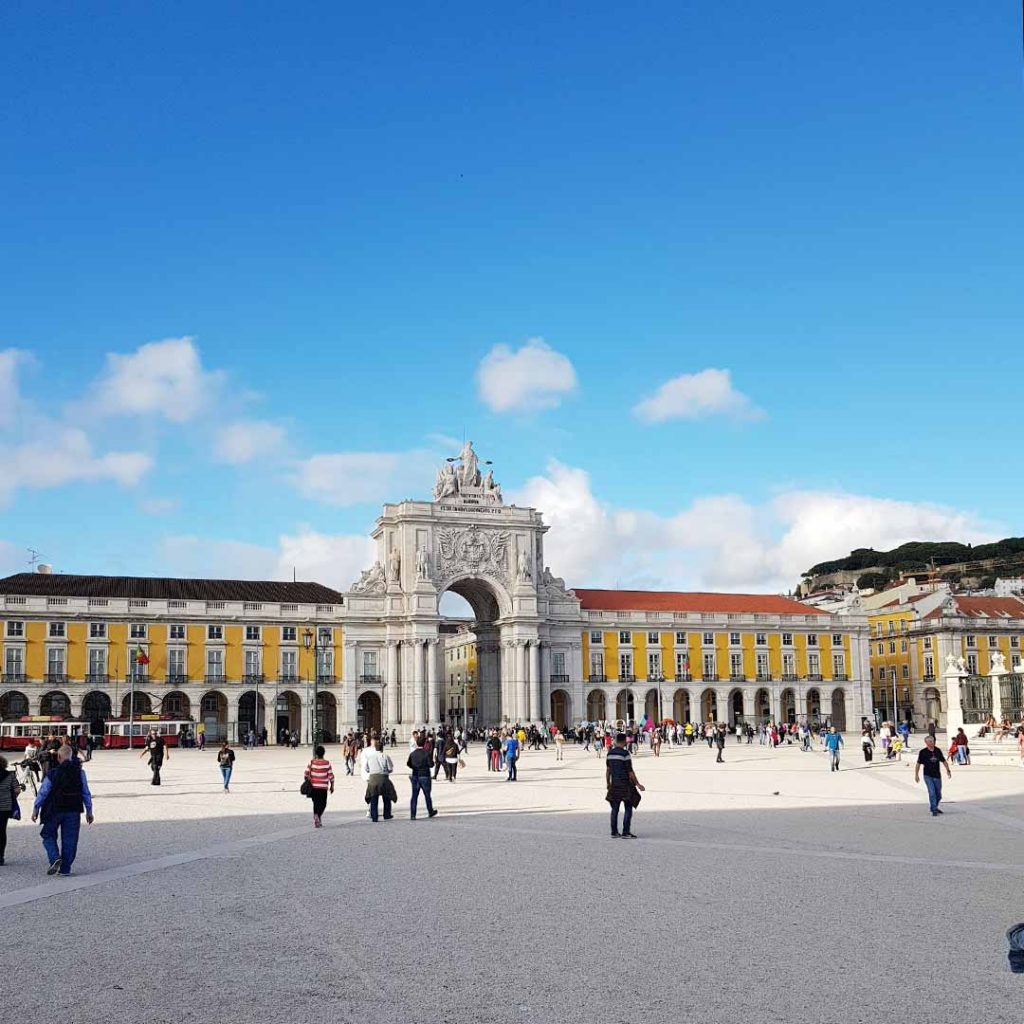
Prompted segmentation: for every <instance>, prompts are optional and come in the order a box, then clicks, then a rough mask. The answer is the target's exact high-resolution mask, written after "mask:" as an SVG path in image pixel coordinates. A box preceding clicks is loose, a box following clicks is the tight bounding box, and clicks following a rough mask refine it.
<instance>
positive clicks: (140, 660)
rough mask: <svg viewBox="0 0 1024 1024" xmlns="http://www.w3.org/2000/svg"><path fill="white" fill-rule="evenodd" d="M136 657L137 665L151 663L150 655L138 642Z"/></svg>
mask: <svg viewBox="0 0 1024 1024" xmlns="http://www.w3.org/2000/svg"><path fill="white" fill-rule="evenodd" d="M134 657H135V664H136V665H148V664H149V655H148V654H147V653H146V652H145V651H144V650H143V649H142V644H136V646H135V655H134Z"/></svg>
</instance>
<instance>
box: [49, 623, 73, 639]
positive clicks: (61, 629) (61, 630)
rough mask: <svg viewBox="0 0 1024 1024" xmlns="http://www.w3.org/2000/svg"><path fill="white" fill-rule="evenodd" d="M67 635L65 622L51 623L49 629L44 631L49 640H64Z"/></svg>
mask: <svg viewBox="0 0 1024 1024" xmlns="http://www.w3.org/2000/svg"><path fill="white" fill-rule="evenodd" d="M67 635H68V630H67V623H65V622H51V623H50V625H49V629H47V631H46V636H47V639H49V640H66V639H67Z"/></svg>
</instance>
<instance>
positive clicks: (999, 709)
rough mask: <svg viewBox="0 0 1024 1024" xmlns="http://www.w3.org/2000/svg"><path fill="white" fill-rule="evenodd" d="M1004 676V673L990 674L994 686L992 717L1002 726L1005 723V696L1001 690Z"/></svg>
mask: <svg viewBox="0 0 1024 1024" xmlns="http://www.w3.org/2000/svg"><path fill="white" fill-rule="evenodd" d="M1003 675H1004V673H1002V672H990V673H989V680H990V681H991V684H992V717H993V718H994V719H995V720H996V721H997V722H999V723H1000V724H1002V721H1003V694H1002V690H1001V689H1000V683H1001V682H1002V680H1003Z"/></svg>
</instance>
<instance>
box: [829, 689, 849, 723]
mask: <svg viewBox="0 0 1024 1024" xmlns="http://www.w3.org/2000/svg"><path fill="white" fill-rule="evenodd" d="M831 703H832V724H833V725H834V726H835V727H836V728H837V729H838V730H839V731H840V732H843V731H844V730H845V729H846V691H845V690H844V689H842V687H837V688H836V689H834V690H833V691H832V702H831Z"/></svg>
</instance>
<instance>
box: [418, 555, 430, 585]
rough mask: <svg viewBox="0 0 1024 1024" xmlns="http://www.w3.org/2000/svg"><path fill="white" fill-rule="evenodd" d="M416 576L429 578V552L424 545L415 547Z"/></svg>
mask: <svg viewBox="0 0 1024 1024" xmlns="http://www.w3.org/2000/svg"><path fill="white" fill-rule="evenodd" d="M416 578H417V579H421V580H426V579H430V554H429V553H428V551H427V549H426V548H425V547H423V548H417V549H416Z"/></svg>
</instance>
